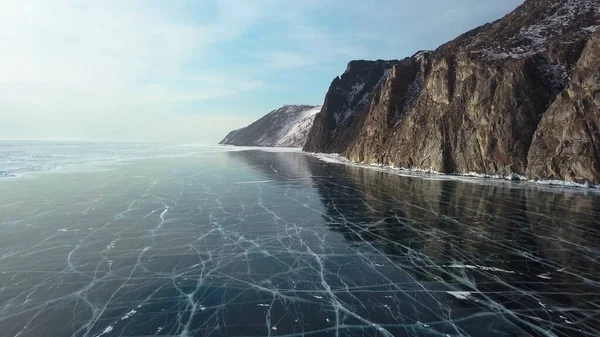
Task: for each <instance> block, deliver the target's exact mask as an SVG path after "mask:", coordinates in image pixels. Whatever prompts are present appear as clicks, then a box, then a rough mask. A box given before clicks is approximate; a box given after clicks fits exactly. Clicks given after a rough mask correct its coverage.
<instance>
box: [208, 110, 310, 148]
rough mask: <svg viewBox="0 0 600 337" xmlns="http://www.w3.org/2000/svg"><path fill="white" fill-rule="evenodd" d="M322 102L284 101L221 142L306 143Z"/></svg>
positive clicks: (254, 144)
mask: <svg viewBox="0 0 600 337" xmlns="http://www.w3.org/2000/svg"><path fill="white" fill-rule="evenodd" d="M319 111H321V106H313V105H284V106H283V107H281V108H279V109H277V110H273V111H271V112H270V113H268V114H267V115H265V116H263V117H262V118H260V119H259V120H257V121H255V122H254V123H252V124H250V125H248V126H247V127H244V128H241V129H237V130H233V131H231V132H230V133H229V134H228V135H227V136H226V137H225V138H224V139H223V140H222V141H221V142H220V143H219V144H228V145H238V146H276V147H302V146H303V145H304V143H305V142H306V138H307V136H308V132H309V131H310V128H311V127H312V124H313V121H314V119H315V116H316V115H317V114H318V113H319Z"/></svg>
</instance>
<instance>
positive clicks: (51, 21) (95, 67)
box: [0, 0, 261, 139]
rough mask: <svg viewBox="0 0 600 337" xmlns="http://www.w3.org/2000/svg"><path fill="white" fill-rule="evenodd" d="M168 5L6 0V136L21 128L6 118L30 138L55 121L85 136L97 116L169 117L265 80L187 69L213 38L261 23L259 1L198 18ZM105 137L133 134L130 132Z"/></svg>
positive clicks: (0, 60)
mask: <svg viewBox="0 0 600 337" xmlns="http://www.w3.org/2000/svg"><path fill="white" fill-rule="evenodd" d="M125 3H126V4H125ZM165 4H171V6H170V7H169V8H162V7H158V8H153V7H144V6H142V5H141V3H140V2H120V1H112V2H111V1H64V0H48V1H8V2H7V1H4V2H2V3H1V4H0V50H1V51H2V52H0V73H1V74H2V76H0V138H3V136H4V137H14V136H15V135H13V134H14V133H15V132H16V131H15V129H6V127H3V126H2V125H5V126H6V125H10V124H13V125H14V124H15V123H17V124H19V125H21V127H22V129H20V130H18V133H19V134H21V135H23V136H24V137H27V136H29V137H36V135H40V134H46V133H48V131H49V130H46V128H47V126H48V125H49V123H50V124H51V125H54V126H55V127H56V129H55V130H54V131H53V132H52V134H54V135H56V136H57V137H60V136H61V135H62V136H63V137H65V138H73V137H84V138H87V137H85V135H81V130H82V129H86V128H88V129H92V128H94V127H95V126H97V125H98V121H99V120H105V121H110V123H109V124H110V125H119V124H122V125H128V122H131V121H136V120H137V125H139V126H142V125H143V126H144V127H146V125H148V127H151V124H152V123H154V124H161V123H162V124H169V123H173V122H174V120H175V119H171V118H170V117H171V116H173V115H174V114H175V113H174V111H173V106H174V105H176V104H182V103H190V102H201V101H204V100H208V99H216V98H220V97H228V96H232V95H233V96H235V95H236V94H238V93H240V92H243V91H248V90H253V89H255V88H257V87H259V86H260V85H261V83H260V81H258V80H256V79H249V78H244V77H236V76H235V75H232V74H229V73H227V72H223V71H222V70H220V69H206V68H204V69H203V68H202V67H200V68H199V69H194V70H193V71H190V70H189V69H188V70H185V69H184V67H185V66H186V65H187V64H189V63H190V62H199V63H200V64H201V58H202V55H203V53H204V52H206V51H207V50H208V49H209V48H211V47H212V46H213V45H214V44H215V43H219V42H220V41H223V40H227V39H235V38H236V37H237V36H238V35H239V34H240V32H242V31H243V29H244V27H245V26H246V25H249V24H251V23H252V22H253V20H254V16H255V15H256V13H255V11H254V10H253V9H252V8H245V7H243V6H237V5H234V3H233V2H232V1H222V2H219V3H216V10H215V9H213V10H214V11H215V12H214V13H211V15H210V16H211V17H212V19H211V20H209V22H207V23H206V24H204V23H202V24H198V23H196V22H194V21H192V20H180V17H179V16H178V14H183V13H173V10H174V9H177V6H176V5H177V4H175V3H166V2H165ZM183 4H184V3H183V2H180V3H179V5H183ZM167 9H168V11H167ZM179 9H180V10H185V8H184V7H181V8H179ZM208 9H209V8H207V10H208ZM187 118H189V117H187ZM52 121H55V122H54V123H52ZM155 122H156V123H155ZM103 124H107V123H103ZM129 125H130V124H129ZM113 129H118V128H113ZM91 134H92V133H90V135H91ZM94 134H97V133H94ZM106 136H107V137H108V138H128V134H127V132H125V134H108V132H107V135H106ZM93 137H98V135H96V136H93ZM155 137H157V138H158V139H164V138H163V137H162V135H155ZM90 138H91V137H90ZM190 139H194V135H193V133H190Z"/></svg>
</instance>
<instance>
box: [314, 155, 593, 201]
mask: <svg viewBox="0 0 600 337" xmlns="http://www.w3.org/2000/svg"><path fill="white" fill-rule="evenodd" d="M304 153H306V154H308V155H311V156H313V157H315V158H317V159H319V160H321V161H324V162H328V163H334V164H343V165H349V166H354V167H362V168H368V169H379V170H383V171H385V172H389V173H394V174H398V175H400V176H407V177H414V178H422V179H424V178H437V179H449V180H458V181H467V182H484V181H485V180H488V179H489V180H491V181H495V182H520V183H525V184H527V185H530V186H538V187H549V188H555V189H556V188H560V189H570V190H577V191H594V192H598V193H600V185H594V184H579V183H575V182H571V181H564V180H533V179H527V178H526V177H524V176H522V175H519V174H514V173H513V174H510V175H508V176H500V175H488V174H484V173H477V172H468V173H454V174H452V173H443V172H438V171H433V170H425V169H420V168H405V167H395V166H389V165H383V164H365V163H360V162H355V161H352V160H349V159H348V158H346V157H344V156H342V155H340V154H337V153H318V152H304Z"/></svg>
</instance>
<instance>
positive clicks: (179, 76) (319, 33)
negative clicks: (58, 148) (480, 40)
mask: <svg viewBox="0 0 600 337" xmlns="http://www.w3.org/2000/svg"><path fill="white" fill-rule="evenodd" d="M507 1H508V2H511V3H516V2H518V1H520V0H507ZM484 3H485V4H484ZM499 3H500V2H499ZM502 3H503V2H502ZM469 4H471V5H472V4H480V5H477V6H474V5H473V6H470V5H469ZM486 4H487V3H486V2H480V1H478V0H460V1H459V4H456V3H454V2H452V3H450V2H445V1H444V0H423V1H410V2H407V1H400V2H397V1H396V2H394V1H387V2H382V3H377V6H378V7H376V8H375V7H374V5H373V3H372V2H365V1H363V0H350V1H320V0H304V1H287V0H252V1H243V0H202V1H193V0H168V1H162V0H128V1H121V0H27V1H22V0H3V1H0V74H1V75H0V139H2V138H36V139H40V138H53V139H57V138H66V139H147V140H175V139H177V140H181V141H186V142H190V141H217V140H219V139H220V138H221V137H222V136H224V135H225V134H226V133H227V132H228V131H229V130H230V129H233V128H237V127H240V126H243V125H244V124H246V123H248V122H250V120H251V119H253V118H257V117H259V116H260V115H261V114H262V113H265V112H267V111H270V110H272V109H274V108H276V106H272V104H275V103H274V102H278V103H276V104H280V103H281V104H284V103H290V102H297V99H296V96H299V97H305V98H306V97H309V99H311V100H312V101H311V102H308V103H315V102H319V101H321V100H322V97H324V94H325V90H326V88H327V85H328V84H329V80H324V81H323V80H321V79H319V81H322V83H321V82H319V83H317V82H314V81H313V82H310V83H306V81H311V80H310V78H313V77H322V76H323V74H325V76H332V77H331V78H333V76H335V75H338V73H336V72H337V71H343V69H344V67H345V65H346V63H347V62H348V61H350V60H352V59H356V58H370V59H373V58H402V57H405V56H408V55H410V54H412V53H414V52H415V51H416V48H415V47H416V46H418V47H419V48H421V47H427V46H424V44H425V43H424V42H422V40H423V39H422V38H421V36H420V35H419V34H421V33H423V32H429V35H428V36H429V37H430V38H429V39H428V40H429V41H428V43H429V42H431V36H435V37H436V38H438V37H439V38H440V40H442V41H439V42H443V39H446V38H451V37H452V36H445V35H444V34H454V33H447V32H451V31H452V30H453V29H454V30H456V33H457V34H458V33H460V32H461V31H462V30H464V27H462V26H467V27H468V28H469V27H471V26H475V25H476V24H477V23H475V22H467V21H469V20H467V19H469V18H471V17H472V15H470V13H473V12H475V13H477V15H476V16H483V15H484V14H483V13H486V11H487V9H488V5H486ZM495 6H496V7H497V8H496V9H494V10H495V11H502V8H503V7H502V6H504V5H502V6H501V5H495ZM506 6H508V5H506ZM490 7H493V6H491V5H490ZM500 7H502V8H500ZM431 8H436V12H435V13H431V12H432V11H431ZM472 8H475V9H472ZM494 8H495V7H494ZM436 13H437V14H436ZM439 13H441V14H439ZM436 15H437V16H436ZM474 20H476V19H472V18H471V19H470V21H474ZM438 21H440V22H443V25H444V27H443V29H441V30H440V25H439V22H438ZM459 26H460V27H459ZM438 31H442V33H444V34H442V33H439V32H438ZM434 42H435V41H434ZM430 47H435V46H430ZM230 61H231V62H230ZM330 74H331V75H330ZM269 76H271V78H272V79H273V82H269V81H270V80H269V78H270V77H269ZM298 78H303V81H304V82H303V81H302V80H297V79H298ZM282 86H285V88H286V89H287V91H285V92H286V94H285V97H284V96H283V95H279V96H281V97H279V96H278V95H275V94H273V92H275V91H278V92H279V93H281V92H282V91H281V87H282ZM290 88H292V89H291V90H290ZM271 89H275V90H271ZM296 89H297V90H296ZM221 101H222V102H225V103H227V104H222V106H221V107H219V106H218V104H219V103H221ZM238 101H239V102H240V103H239V104H238V103H237V102H238ZM215 102H219V103H215ZM234 102H235V104H234ZM241 102H246V105H244V104H243V103H241ZM298 103H301V102H298ZM225 105H228V107H232V106H239V107H238V108H234V109H233V110H231V111H229V110H227V107H225ZM207 116H210V117H207ZM234 116H247V118H246V117H243V118H241V119H240V118H239V117H234Z"/></svg>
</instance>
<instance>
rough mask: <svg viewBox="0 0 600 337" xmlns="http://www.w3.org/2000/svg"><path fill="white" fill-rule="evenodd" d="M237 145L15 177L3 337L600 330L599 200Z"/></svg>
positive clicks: (3, 221) (0, 226) (5, 207)
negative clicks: (401, 172) (395, 171)
mask: <svg viewBox="0 0 600 337" xmlns="http://www.w3.org/2000/svg"><path fill="white" fill-rule="evenodd" d="M82 146H84V148H82V149H79V150H81V151H83V152H82V153H84V154H85V153H91V152H93V151H86V150H85V145H82ZM122 146H126V145H122ZM149 146H150V145H149ZM115 147H117V148H118V146H117V145H115ZM150 147H151V146H150ZM226 149H229V150H230V149H231V148H220V149H219V148H211V149H210V150H203V149H197V148H193V149H192V150H190V149H189V148H187V149H186V150H181V149H179V148H178V149H177V150H176V151H175V150H173V151H174V152H176V153H175V154H176V155H172V154H173V152H169V150H168V149H167V150H165V149H164V148H161V149H160V151H158V150H157V151H158V154H157V153H155V152H153V151H151V150H148V151H150V153H151V154H150V155H149V154H148V153H146V152H144V153H141V154H140V153H139V151H138V150H135V151H133V150H131V151H133V152H131V151H130V150H123V151H125V152H123V153H125V154H123V153H121V152H119V153H117V154H116V155H114V156H113V157H114V158H118V159H119V160H120V161H119V163H118V165H116V164H110V165H103V169H102V170H90V171H85V170H82V171H77V170H70V171H69V172H68V173H66V172H62V171H61V170H57V171H55V172H54V171H51V172H49V173H45V174H38V175H35V176H33V177H29V178H27V179H21V178H18V177H17V178H12V179H10V178H9V179H0V233H1V234H0V336H19V337H29V336H31V337H37V336H103V337H111V336H267V335H270V336H277V335H283V336H431V337H434V336H439V337H446V336H515V337H522V336H590V337H591V336H598V335H600V296H599V294H600V197H599V195H598V194H597V193H593V192H587V191H585V190H576V189H560V188H556V189H549V188H545V189H544V188H539V187H537V186H532V185H527V184H525V183H514V182H490V183H482V181H479V182H468V181H457V180H448V179H423V178H414V177H406V176H398V175H394V174H392V173H389V172H382V171H377V170H371V169H365V168H360V167H352V166H347V165H341V164H335V163H328V162H323V161H320V160H318V159H317V158H315V157H313V156H310V155H307V154H304V153H300V152H297V151H282V152H276V151H259V150H243V151H225V150H226ZM79 150H78V151H79ZM5 151H6V150H5ZM114 151H117V150H114ZM114 151H113V152H114ZM128 151H129V152H128ZM136 151H137V152H136ZM144 151H146V150H144ZM177 151H179V152H177ZM30 152H31V151H30ZM40 152H41V153H43V152H44V151H43V150H40ZM72 152H73V151H66V152H65V153H66V154H70V153H72ZM113 152H111V153H113ZM117 152H118V151H117ZM48 153H50V152H48ZM131 153H133V154H131ZM66 154H65V155H66ZM84 154H82V155H81V156H80V157H81V158H85V155H84ZM13 155H14V154H13ZM100 157H101V158H105V157H102V156H100ZM113 157H111V158H113ZM4 158H5V167H8V164H6V162H7V160H6V158H7V157H6V156H5V157H4ZM78 158H79V157H78ZM78 158H75V159H73V160H72V161H75V162H76V163H75V164H79V162H77V160H79V159H78ZM140 158H145V159H140ZM127 159H136V160H133V161H127ZM53 160H54V159H53ZM95 160H96V161H94V160H89V162H99V161H101V162H103V163H105V162H106V161H108V162H109V163H112V162H113V161H114V160H113V161H111V160H100V159H95ZM23 161H24V162H25V160H23ZM16 162H17V160H13V161H12V164H13V165H12V168H13V171H11V172H10V174H11V175H17V174H16V173H18V172H21V171H16V169H15V167H17V166H18V165H17V164H15V163H16ZM87 162H88V161H86V160H82V162H81V163H83V164H85V163H87ZM21 166H23V165H21ZM7 170H8V169H7ZM6 172H8V171H6ZM8 175H9V173H7V174H6V176H8Z"/></svg>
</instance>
